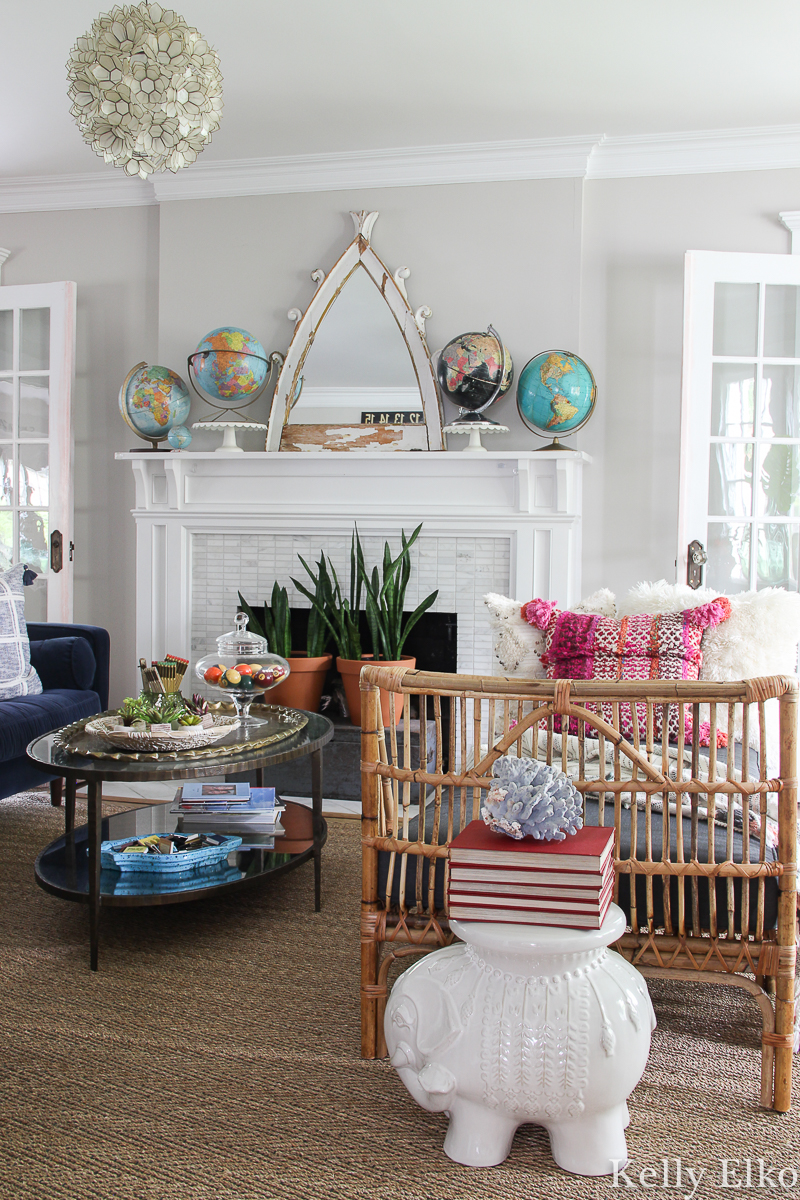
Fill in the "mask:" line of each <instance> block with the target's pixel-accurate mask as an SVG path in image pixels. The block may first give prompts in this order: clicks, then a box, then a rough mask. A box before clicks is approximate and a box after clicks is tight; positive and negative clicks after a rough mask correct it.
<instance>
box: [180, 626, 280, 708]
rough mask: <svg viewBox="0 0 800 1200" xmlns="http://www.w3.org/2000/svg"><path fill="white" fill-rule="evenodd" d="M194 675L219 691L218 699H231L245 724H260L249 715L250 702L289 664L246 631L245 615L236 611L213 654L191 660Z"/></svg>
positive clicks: (270, 686)
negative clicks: (230, 625) (231, 627)
mask: <svg viewBox="0 0 800 1200" xmlns="http://www.w3.org/2000/svg"><path fill="white" fill-rule="evenodd" d="M194 671H195V675H196V676H197V678H198V679H201V680H202V681H203V683H205V685H206V686H207V687H210V688H213V690H214V691H215V692H218V693H219V699H220V700H231V701H233V704H234V706H235V708H236V715H237V716H238V717H239V718H240V719H241V720H243V721H244V722H246V723H247V724H249V725H261V724H263V721H261V720H260V719H259V718H258V717H251V716H250V705H251V704H252V703H253V701H254V700H255V699H257V697H259V696H260V695H262V694H263V693H264V692H268V691H269V690H270V688H273V687H275V686H276V685H277V684H279V683H283V681H284V679H286V678H287V676H288V675H289V664H288V662H287V661H286V659H285V658H281V657H280V655H278V654H270V653H269V651H268V649H267V641H266V638H263V637H258V636H257V635H256V634H254V633H248V631H247V617H246V615H245V614H244V613H237V615H236V628H235V629H232V630H231V631H230V632H229V633H223V634H222V636H221V637H218V638H217V653H216V654H207V655H206V656H205V658H201V659H200V660H199V661H198V662H197V663H195V668H194Z"/></svg>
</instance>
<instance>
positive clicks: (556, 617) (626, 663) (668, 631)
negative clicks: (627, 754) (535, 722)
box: [521, 596, 731, 738]
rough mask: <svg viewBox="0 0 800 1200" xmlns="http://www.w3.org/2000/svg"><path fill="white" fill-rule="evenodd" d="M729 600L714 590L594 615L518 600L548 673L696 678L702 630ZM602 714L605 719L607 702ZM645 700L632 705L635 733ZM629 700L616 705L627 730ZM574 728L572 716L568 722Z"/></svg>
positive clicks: (725, 612) (657, 716)
mask: <svg viewBox="0 0 800 1200" xmlns="http://www.w3.org/2000/svg"><path fill="white" fill-rule="evenodd" d="M730 614H731V606H730V603H729V602H728V600H726V599H725V597H724V596H718V597H717V598H716V599H715V600H712V601H710V603H708V604H703V605H701V606H700V607H699V608H687V609H684V610H683V612H672V613H658V614H644V613H641V614H639V615H637V616H632V617H623V618H622V619H621V620H619V621H618V620H615V619H614V618H613V617H598V616H591V615H585V614H583V613H573V612H562V611H561V610H560V609H559V608H557V607H556V605H555V604H553V603H551V602H550V601H549V600H531V601H530V602H529V603H528V604H523V606H522V609H521V615H522V617H523V618H524V619H525V620H526V621H528V623H529V624H530V625H533V626H534V628H536V629H542V630H544V633H545V653H544V655H543V657H542V662H543V663H544V665H545V667H546V668H547V677H548V679H698V678H699V677H700V667H701V665H702V662H703V653H702V649H701V642H702V638H703V632H704V630H706V629H709V628H711V627H712V626H714V625H719V624H720V623H721V622H722V621H726V620H727V619H728V617H729V616H730ZM601 707H602V710H603V711H602V716H603V718H604V720H606V721H608V722H609V723H611V717H612V708H611V705H610V704H603V705H602V706H601ZM644 714H645V705H644V704H641V705H638V706H637V716H638V718H639V730H640V736H642V737H644V735H645V715H644ZM632 717H633V714H632V712H631V706H630V705H624V706H621V708H620V731H621V732H622V734H623V736H624V737H626V738H630V737H632V735H633V720H632ZM654 724H655V725H656V726H657V728H654V730H653V735H654V736H655V737H660V735H661V708H660V706H659V707H657V708H656V709H655V711H654ZM572 725H575V729H572V728H570V732H571V733H577V722H576V721H574V719H573V721H572V722H571V726H572ZM669 728H670V736H671V737H674V738H677V736H678V712H677V709H676V708H675V709H670V718H669Z"/></svg>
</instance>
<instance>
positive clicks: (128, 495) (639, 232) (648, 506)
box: [0, 171, 800, 700]
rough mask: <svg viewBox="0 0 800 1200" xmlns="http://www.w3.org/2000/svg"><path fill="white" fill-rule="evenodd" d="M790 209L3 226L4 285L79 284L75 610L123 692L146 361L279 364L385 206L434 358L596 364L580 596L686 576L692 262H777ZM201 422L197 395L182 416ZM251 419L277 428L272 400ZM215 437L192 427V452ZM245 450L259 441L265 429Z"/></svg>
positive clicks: (386, 229) (786, 177) (542, 189)
mask: <svg viewBox="0 0 800 1200" xmlns="http://www.w3.org/2000/svg"><path fill="white" fill-rule="evenodd" d="M798 207H800V171H761V172H752V173H748V174H737V175H701V176H677V177H658V178H653V179H629V180H606V181H590V182H586V183H582V182H581V181H578V180H564V179H560V180H539V181H531V182H518V183H495V184H458V185H448V186H442V187H425V188H389V189H379V190H375V191H354V192H332V193H319V192H317V193H307V194H303V195H285V196H262V197H245V198H236V199H230V200H206V201H181V202H174V203H168V204H164V205H163V206H162V207H161V209H160V210H159V209H156V208H132V209H101V210H96V211H86V212H54V213H32V214H21V215H16V216H3V217H0V245H4V246H8V247H9V248H10V249H11V250H12V257H11V258H10V259H9V260H8V262H7V264H6V266H5V268H4V276H3V278H4V282H5V283H9V284H12V283H35V282H42V281H47V280H55V279H74V280H75V281H76V282H77V284H78V382H77V389H76V396H75V416H74V421H75V438H76V480H75V489H76V543H77V557H76V564H75V617H76V620H84V621H92V622H97V623H99V624H103V625H105V626H106V627H107V628H109V629H110V631H111V635H112V646H113V651H112V694H113V697H114V699H115V700H118V699H120V698H121V697H122V696H123V695H124V694H126V692H128V691H129V690H130V689H131V688H132V687H134V686H135V679H136V676H135V671H134V643H133V611H134V528H133V521H132V519H131V517H130V514H129V509H130V508H131V506H132V504H133V484H132V478H131V472H130V469H129V467H128V466H127V464H123V463H115V462H114V459H113V455H114V452H115V451H117V450H125V449H129V448H130V447H131V446H132V445H133V438H132V435H131V434H130V433H129V432H128V431H127V429H126V427H125V426H124V425H123V423H122V421H121V420H120V418H119V415H118V412H117V401H116V396H117V391H118V388H119V385H120V383H121V381H122V379H123V378H124V376H125V374H126V372H127V371H128V370H129V368H130V367H131V366H132V365H133V364H134V363H135V362H137V361H139V360H141V359H146V360H147V361H150V362H159V363H162V364H163V365H166V366H170V367H172V368H173V369H175V370H177V371H178V372H179V373H180V374H182V375H184V374H185V371H186V356H187V355H188V354H189V353H191V351H192V350H193V349H194V347H195V345H196V344H197V342H198V341H199V339H200V338H201V337H202V336H203V335H204V334H205V333H207V332H208V331H209V330H211V329H214V328H215V327H217V326H219V325H225V324H233V325H240V326H243V327H244V328H245V329H249V330H250V331H251V332H252V333H254V334H256V335H257V336H258V337H259V339H260V340H261V341H262V342H263V344H264V346H265V347H266V348H267V350H273V349H277V350H282V351H285V350H286V348H287V346H288V343H289V340H290V337H291V333H292V324H291V322H290V321H289V320H288V318H287V316H286V312H287V309H289V308H291V307H295V306H296V307H299V308H304V307H305V305H306V304H307V302H308V300H309V299H310V297H311V295H312V293H313V287H314V285H313V284H312V282H311V280H310V278H309V274H310V272H311V271H312V270H313V269H314V268H315V267H318V266H319V267H322V268H323V269H324V270H328V269H329V268H330V267H331V266H332V265H333V262H334V261H335V258H336V257H337V256H338V254H339V253H341V251H342V250H344V248H345V247H346V246H347V244H348V242H349V241H350V240H351V238H352V223H351V221H350V217H349V216H348V215H347V214H348V210H349V209H351V208H353V209H355V208H358V209H361V208H365V209H370V208H376V209H378V210H379V211H380V214H381V215H380V218H379V220H378V222H377V224H376V227H375V232H374V234H373V244H374V246H375V249H376V251H377V253H378V254H379V255H380V257H381V258H382V259H383V260H384V261H385V263H386V265H387V266H388V267H390V268H391V269H392V270H394V269H395V268H396V267H398V266H408V267H410V268H411V277H410V279H409V281H408V290H409V296H410V299H411V303H412V304H413V305H414V306H415V307H418V306H419V305H421V304H428V305H429V306H430V307H431V309H432V310H433V317H432V318H431V319H430V321H429V322H428V342H429V345H430V347H431V349H438V348H439V347H440V346H442V345H443V344H444V343H445V342H446V341H448V340H449V338H451V337H453V336H454V335H455V334H457V333H461V332H463V331H465V330H468V329H480V328H484V327H485V326H486V325H487V324H488V322H490V321H491V322H493V323H494V324H495V325H496V326H497V328H498V329H499V330H500V332H501V334H502V335H503V337H504V339H505V341H506V343H507V345H508V347H509V350H510V351H511V354H512V356H513V358H514V362H515V365H516V369H517V371H519V370H520V369H521V367H522V366H524V364H525V362H527V360H528V359H529V358H530V357H532V355H534V354H536V353H538V352H539V351H541V350H545V349H551V348H562V349H575V348H577V349H578V351H579V352H580V353H581V354H582V355H583V356H584V357H585V358H586V360H587V361H588V363H589V365H590V366H591V367H592V369H593V370H594V372H595V375H596V377H597V381H598V386H599V399H598V405H597V409H596V412H595V415H594V416H593V418H592V420H591V421H590V422H589V424H588V425H587V426H586V428H585V429H584V430H583V431H581V433H579V434H578V436H577V439H576V440H577V444H578V445H579V446H580V448H582V449H585V450H586V451H588V452H589V453H590V454H592V455H593V457H594V462H593V463H592V465H591V466H589V467H588V468H587V470H586V476H585V482H586V490H585V509H584V511H585V535H584V584H583V591H584V593H588V592H589V591H591V590H593V589H594V588H596V587H599V586H608V587H611V588H612V589H613V590H615V591H617V592H618V593H621V592H623V591H625V590H626V589H627V588H628V587H630V586H631V585H632V584H634V583H636V582H637V580H639V579H645V578H658V577H659V576H662V575H664V576H666V577H667V578H672V577H674V559H675V550H676V544H675V542H676V525H677V488H678V464H679V447H680V428H679V409H680V363H681V338H682V291H683V257H684V253H685V251H686V250H687V249H712V250H740V251H741V250H743V251H767V252H772V253H785V252H786V251H788V249H789V234H788V232H787V231H786V230H785V229H784V228H783V226H782V225H780V224H779V222H778V220H777V213H778V212H779V211H781V210H784V209H795V208H798ZM448 407H449V406H448ZM203 411H204V410H203V407H202V405H201V404H200V402H199V401H195V403H194V404H193V409H192V416H191V418H190V420H196V419H198V417H199V416H201V415H202V413H203ZM454 413H455V410H454V409H452V408H451V409H450V411H449V413H448V415H454ZM253 415H254V416H256V417H257V418H258V419H261V420H265V419H266V416H267V407H266V400H265V399H263V398H262V399H261V400H260V401H259V402H258V404H257V411H256V412H254V414H253ZM492 415H493V416H494V417H495V418H496V419H499V420H501V421H504V422H505V423H506V424H508V425H509V426H510V427H511V433H510V434H508V435H506V436H503V437H497V438H496V439H495V440H494V441H493V443H492V445H493V446H496V447H497V448H500V447H501V446H503V445H507V446H509V447H524V448H534V447H536V446H539V445H541V444H542V443H541V441H540V440H539V439H537V438H536V437H535V435H533V434H532V433H530V432H529V431H527V430H525V429H524V428H523V427H522V425H521V423H520V421H519V418H518V416H517V414H516V406H515V399H514V393H513V389H512V393H511V394H510V395H507V396H506V397H505V398H504V399H503V400H502V401H501V402H500V403H498V404H497V405H496V406H495V408H494V410H493V413H492ZM217 441H218V438H216V437H213V436H212V435H203V434H196V435H195V440H194V442H193V448H196V449H202V448H204V447H205V446H209V447H210V446H214V445H216V442H217ZM461 445H462V442H461V441H458V440H456V443H455V447H454V448H455V449H456V450H458V449H460V448H461ZM249 446H250V448H252V449H260V448H261V447H262V446H263V439H262V437H261V436H260V435H258V436H252V437H251V439H250V443H249Z"/></svg>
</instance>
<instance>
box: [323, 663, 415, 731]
mask: <svg viewBox="0 0 800 1200" xmlns="http://www.w3.org/2000/svg"><path fill="white" fill-rule="evenodd" d="M371 662H375V659H374V658H373V656H372V655H371V654H362V656H361V658H337V659H336V670H337V671H338V672H339V674H340V675H341V677H342V683H343V684H344V694H345V697H346V698H347V707H348V708H349V709H350V720H351V721H352V723H353V724H354V725H360V724H361V689H360V687H359V686H358V681H359V677H360V675H361V668H362V667H363V666H364V664H365V663H371ZM401 663H404V664H405V665H406V666H407V667H408V668H409V670H413V669H414V667H415V666H416V665H417V660H416V658H414V656H413V654H401V656H400V659H399V660H395V661H394V662H389V661H388V660H385V659H381V660H380V665H381V666H382V667H399V666H400V664H401ZM380 693H381V717H382V719H383V727H384V729H385V728H386V727H387V726H388V725H389V724H390V722H391V721H392V719H393V718H394V723H395V725H396V724H397V722H398V721H399V720H400V718H401V717H402V715H403V697H402V695H400V693H398V692H387V691H386V689H385V688H381V689H380ZM393 702H394V703H393ZM393 708H394V711H392V710H393Z"/></svg>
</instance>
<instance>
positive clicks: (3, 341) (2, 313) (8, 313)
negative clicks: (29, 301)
mask: <svg viewBox="0 0 800 1200" xmlns="http://www.w3.org/2000/svg"><path fill="white" fill-rule="evenodd" d="M13 351H14V310H13V308H5V309H2V310H0V371H12V370H13V369H14V360H13Z"/></svg>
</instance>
